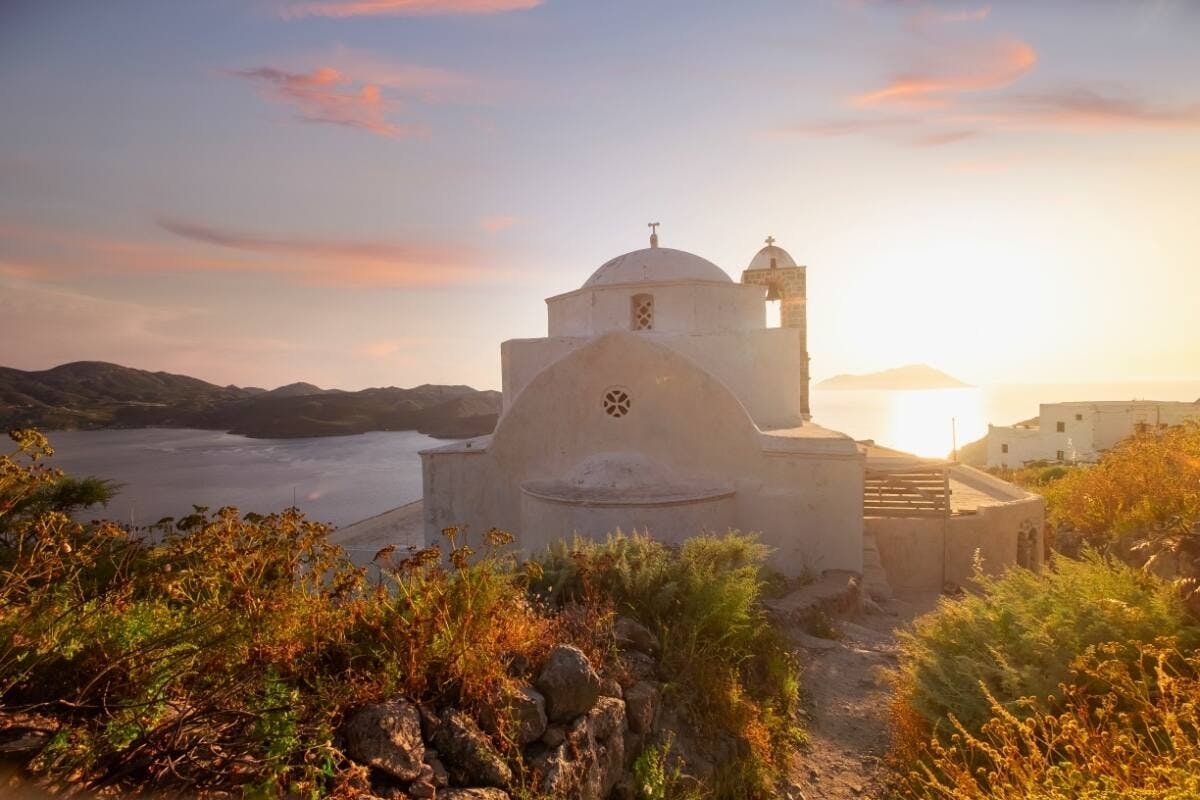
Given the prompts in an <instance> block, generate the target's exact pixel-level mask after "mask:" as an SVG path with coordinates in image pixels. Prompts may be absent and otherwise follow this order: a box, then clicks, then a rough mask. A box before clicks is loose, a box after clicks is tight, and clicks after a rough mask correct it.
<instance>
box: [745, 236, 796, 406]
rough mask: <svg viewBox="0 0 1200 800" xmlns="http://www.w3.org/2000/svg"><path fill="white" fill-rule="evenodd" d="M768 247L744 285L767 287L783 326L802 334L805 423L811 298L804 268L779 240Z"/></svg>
mask: <svg viewBox="0 0 1200 800" xmlns="http://www.w3.org/2000/svg"><path fill="white" fill-rule="evenodd" d="M766 245H767V246H766V247H764V248H763V249H761V250H759V251H758V252H757V253H756V254H755V256H754V258H753V259H751V260H750V266H748V267H746V269H745V270H744V271H743V272H742V283H745V284H756V285H759V286H766V287H767V297H766V299H767V301H768V302H771V301H776V300H777V301H779V324H780V327H783V328H795V329H797V330H798V331H799V333H800V363H799V364H797V365H796V367H797V368H798V378H799V380H800V413H801V414H802V415H803V416H804V419H805V420H809V419H811V418H812V412H811V411H810V410H809V405H808V384H809V377H808V361H809V358H808V297H807V288H806V285H805V270H806V269H807V268H806V267H805V266H804V265H803V264H797V263H796V262H795V261H794V260H793V259H792V256H791V254H789V253H788V251H787V250H784V249H783V248H782V247H776V246H775V237H774V236H768V237H767V239H766Z"/></svg>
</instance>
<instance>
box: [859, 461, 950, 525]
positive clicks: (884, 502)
mask: <svg viewBox="0 0 1200 800" xmlns="http://www.w3.org/2000/svg"><path fill="white" fill-rule="evenodd" d="M949 515H950V473H949V470H947V469H946V468H945V467H918V468H912V469H903V470H895V471H891V470H888V471H884V470H871V469H868V470H867V474H866V483H865V486H864V487H863V516H867V517H947V516H949Z"/></svg>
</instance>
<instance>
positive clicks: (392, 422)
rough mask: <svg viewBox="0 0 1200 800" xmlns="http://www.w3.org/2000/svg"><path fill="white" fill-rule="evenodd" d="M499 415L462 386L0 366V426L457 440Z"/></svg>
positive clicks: (94, 364)
mask: <svg viewBox="0 0 1200 800" xmlns="http://www.w3.org/2000/svg"><path fill="white" fill-rule="evenodd" d="M499 414H500V393H499V392H493V391H479V390H476V389H472V388H471V387H469V386H434V385H430V384H424V385H422V386H416V387H414V388H412V389H397V388H395V387H388V388H383V389H364V390H362V391H359V392H347V391H342V390H339V389H321V388H320V387H318V386H314V385H313V384H311V383H292V384H288V385H287V386H281V387H279V388H278V389H273V390H271V391H265V390H263V389H259V388H245V389H243V388H239V387H237V386H216V385H215V384H211V383H207V382H205V381H202V380H199V379H197V378H191V377H188V376H186V375H173V374H171V373H169V372H148V371H146V370H140V369H132V368H130V367H122V366H119V365H117V364H109V363H106V362H102V361H77V362H74V363H71V364H63V365H62V366H58V367H54V368H53V369H48V370H41V371H36V372H26V371H23V370H19V369H11V368H8V367H0V424H2V425H3V426H4V427H6V428H16V427H37V428H42V429H46V430H76V429H79V430H87V429H96V428H148V427H162V428H202V429H207V430H224V431H230V432H232V433H240V434H243V435H246V436H253V437H257V438H293V437H302V436H340V435H346V434H352V433H365V432H366V431H378V430H417V431H421V432H422V433H427V434H429V435H430V436H437V437H440V438H464V437H468V436H479V435H482V434H486V433H491V431H492V429H493V428H495V426H496V419H497V418H498V417H499Z"/></svg>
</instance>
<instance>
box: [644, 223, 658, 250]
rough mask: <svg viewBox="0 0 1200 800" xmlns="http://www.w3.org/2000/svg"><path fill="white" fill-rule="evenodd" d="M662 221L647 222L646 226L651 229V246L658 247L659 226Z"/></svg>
mask: <svg viewBox="0 0 1200 800" xmlns="http://www.w3.org/2000/svg"><path fill="white" fill-rule="evenodd" d="M661 224H662V223H661V222H647V223H646V227H647V228H649V229H650V246H651V247H658V226H659V225H661Z"/></svg>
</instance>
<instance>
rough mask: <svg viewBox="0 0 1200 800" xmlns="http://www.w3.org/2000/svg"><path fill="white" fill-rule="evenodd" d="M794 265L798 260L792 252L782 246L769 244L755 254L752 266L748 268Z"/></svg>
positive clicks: (783, 267)
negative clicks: (793, 256) (793, 257)
mask: <svg viewBox="0 0 1200 800" xmlns="http://www.w3.org/2000/svg"><path fill="white" fill-rule="evenodd" d="M794 266H796V262H795V260H793V259H792V255H791V253H789V252H788V251H787V250H784V249H783V248H782V247H776V246H775V245H773V244H769V245H767V246H766V247H764V248H763V249H762V250H759V251H758V252H757V253H755V254H754V258H753V259H751V261H750V266H749V267H747V268H746V269H770V268H771V267H778V268H779V269H785V268H787V267H794Z"/></svg>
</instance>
